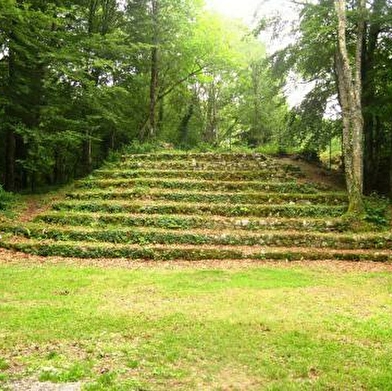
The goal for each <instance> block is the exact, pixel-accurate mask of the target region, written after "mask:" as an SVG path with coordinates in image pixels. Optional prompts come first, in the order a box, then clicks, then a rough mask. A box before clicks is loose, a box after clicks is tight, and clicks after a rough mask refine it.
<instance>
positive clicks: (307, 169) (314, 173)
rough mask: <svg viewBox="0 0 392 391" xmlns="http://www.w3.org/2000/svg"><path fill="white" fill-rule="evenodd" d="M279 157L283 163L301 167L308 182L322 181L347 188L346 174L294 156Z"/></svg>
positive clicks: (342, 188) (322, 182)
mask: <svg viewBox="0 0 392 391" xmlns="http://www.w3.org/2000/svg"><path fill="white" fill-rule="evenodd" d="M277 159H278V160H279V161H280V162H282V163H286V164H291V165H293V166H297V167H299V168H300V169H301V171H302V173H303V174H304V175H305V178H306V182H309V181H310V182H315V183H321V184H324V185H328V186H331V187H332V188H334V189H336V190H340V191H341V190H345V182H344V176H343V174H341V173H339V172H337V171H328V170H326V169H325V168H323V167H320V166H317V165H315V164H311V163H308V162H306V161H304V160H301V159H296V158H294V157H282V158H277Z"/></svg>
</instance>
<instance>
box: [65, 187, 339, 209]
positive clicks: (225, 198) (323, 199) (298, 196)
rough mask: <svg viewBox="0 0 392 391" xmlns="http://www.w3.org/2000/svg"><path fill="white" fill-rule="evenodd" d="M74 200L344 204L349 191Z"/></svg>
mask: <svg viewBox="0 0 392 391" xmlns="http://www.w3.org/2000/svg"><path fill="white" fill-rule="evenodd" d="M66 198H67V199H70V200H99V199H100V200H143V199H149V200H156V201H163V200H166V201H179V202H185V201H186V202H201V203H205V202H210V203H234V204H240V203H245V204H261V203H268V204H283V203H290V202H294V203H296V204H327V205H339V204H340V205H341V204H342V203H345V202H347V194H346V193H345V192H328V193H324V192H320V193H315V194H306V193H305V194H304V193H262V192H258V193H254V192H236V193H229V192H209V191H205V192H196V191H193V192H192V191H180V190H178V191H175V192H174V191H172V190H165V189H150V188H148V187H140V188H135V189H130V190H128V189H124V190H110V189H103V190H85V191H79V192H72V193H67V194H66Z"/></svg>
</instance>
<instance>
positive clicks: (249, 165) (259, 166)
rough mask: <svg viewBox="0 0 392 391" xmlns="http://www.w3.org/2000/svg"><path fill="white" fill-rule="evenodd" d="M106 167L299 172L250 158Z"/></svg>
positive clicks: (126, 162) (131, 162) (128, 162)
mask: <svg viewBox="0 0 392 391" xmlns="http://www.w3.org/2000/svg"><path fill="white" fill-rule="evenodd" d="M105 168H107V169H119V170H123V169H125V170H139V169H140V170H141V169H143V170H157V169H159V170H198V171H204V170H205V171H237V170H239V171H243V170H265V169H268V170H281V171H285V172H289V173H294V174H295V173H300V172H301V169H300V168H299V167H298V166H295V165H292V164H287V163H281V162H279V161H278V160H275V159H268V160H250V159H240V160H238V161H230V162H227V161H225V160H217V161H205V160H196V159H187V158H184V159H183V160H160V161H148V160H143V161H136V160H134V159H131V160H124V161H122V162H119V163H107V164H106V165H105Z"/></svg>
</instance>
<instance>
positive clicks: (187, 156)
mask: <svg viewBox="0 0 392 391" xmlns="http://www.w3.org/2000/svg"><path fill="white" fill-rule="evenodd" d="M166 160H169V161H185V160H188V161H192V162H193V161H194V160H195V161H196V162H241V161H255V162H267V161H273V159H271V158H269V157H267V156H266V155H264V154H261V153H208V152H207V153H178V152H159V153H146V154H134V155H132V154H124V155H122V157H121V161H123V162H124V161H126V162H145V161H152V162H154V161H158V162H159V161H166Z"/></svg>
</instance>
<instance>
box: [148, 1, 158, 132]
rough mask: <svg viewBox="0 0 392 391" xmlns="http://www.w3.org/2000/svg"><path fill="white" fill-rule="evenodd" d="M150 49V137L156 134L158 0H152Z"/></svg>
mask: <svg viewBox="0 0 392 391" xmlns="http://www.w3.org/2000/svg"><path fill="white" fill-rule="evenodd" d="M151 7H152V10H151V12H152V29H153V37H152V45H153V47H152V49H151V78H150V112H149V132H148V133H149V134H148V136H149V137H150V138H154V137H155V135H156V106H157V99H158V86H159V65H158V62H159V48H158V44H159V31H158V15H159V5H158V0H152V3H151Z"/></svg>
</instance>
